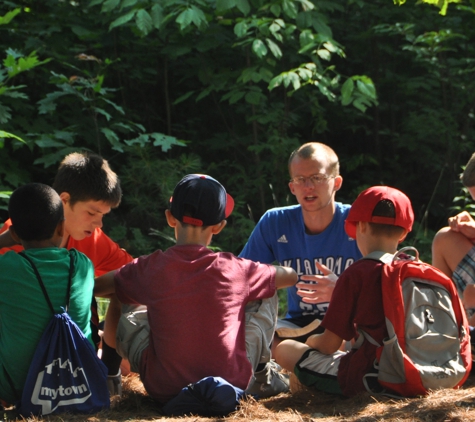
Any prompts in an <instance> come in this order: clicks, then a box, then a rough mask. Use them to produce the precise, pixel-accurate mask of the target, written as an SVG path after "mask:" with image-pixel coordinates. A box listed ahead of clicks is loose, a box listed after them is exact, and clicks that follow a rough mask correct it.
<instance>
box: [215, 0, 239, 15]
mask: <svg viewBox="0 0 475 422" xmlns="http://www.w3.org/2000/svg"><path fill="white" fill-rule="evenodd" d="M234 6H236V0H216V11H217V12H224V11H226V10H230V9H232V8H233V7H234Z"/></svg>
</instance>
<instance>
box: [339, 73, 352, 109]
mask: <svg viewBox="0 0 475 422" xmlns="http://www.w3.org/2000/svg"><path fill="white" fill-rule="evenodd" d="M354 89H355V83H354V82H353V79H351V78H348V79H347V80H346V81H345V83H344V84H343V85H342V87H341V103H342V105H348V104H350V103H351V97H352V95H353V90H354Z"/></svg>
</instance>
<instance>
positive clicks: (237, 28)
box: [234, 21, 248, 38]
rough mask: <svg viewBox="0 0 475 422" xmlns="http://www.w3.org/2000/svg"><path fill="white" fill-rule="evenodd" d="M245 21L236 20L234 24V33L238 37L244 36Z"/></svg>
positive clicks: (245, 30)
mask: <svg viewBox="0 0 475 422" xmlns="http://www.w3.org/2000/svg"><path fill="white" fill-rule="evenodd" d="M247 28H248V25H247V22H246V21H241V22H238V23H237V24H236V25H234V34H235V35H236V36H237V37H238V38H241V37H244V36H245V35H246V34H247Z"/></svg>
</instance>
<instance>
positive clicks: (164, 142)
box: [150, 132, 185, 152]
mask: <svg viewBox="0 0 475 422" xmlns="http://www.w3.org/2000/svg"><path fill="white" fill-rule="evenodd" d="M150 136H151V138H152V139H153V146H154V147H161V148H162V151H163V152H167V151H168V150H169V149H171V147H172V146H173V145H177V146H180V147H184V146H185V143H184V142H183V141H179V140H178V139H176V138H175V137H174V136H168V135H164V134H163V133H156V132H155V133H151V134H150Z"/></svg>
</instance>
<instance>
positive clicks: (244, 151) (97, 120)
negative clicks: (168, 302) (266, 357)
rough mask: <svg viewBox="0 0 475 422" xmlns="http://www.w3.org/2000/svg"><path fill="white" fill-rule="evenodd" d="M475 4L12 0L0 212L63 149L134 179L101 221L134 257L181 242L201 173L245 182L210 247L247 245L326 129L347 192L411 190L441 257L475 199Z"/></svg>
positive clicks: (50, 167)
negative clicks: (184, 195) (442, 241)
mask: <svg viewBox="0 0 475 422" xmlns="http://www.w3.org/2000/svg"><path fill="white" fill-rule="evenodd" d="M395 3H404V1H403V0H395ZM426 3H435V4H436V5H438V6H439V8H437V7H434V5H430V4H426ZM448 3H452V4H450V5H449V8H448V10H447V9H446V6H447V5H448ZM474 10H475V1H473V0H472V1H463V0H460V1H457V0H445V1H444V0H440V1H439V0H425V3H422V2H418V3H417V4H415V2H410V3H408V4H405V5H394V4H393V2H392V1H391V0H328V1H327V0H296V1H293V0H89V1H85V0H76V1H74V0H42V1H35V0H23V1H8V0H6V1H2V2H1V3H0V60H1V64H0V148H1V149H0V191H1V193H0V196H1V197H2V198H3V199H0V219H2V221H3V220H5V219H6V218H7V217H8V214H7V201H8V195H9V192H11V191H12V190H13V189H15V188H16V187H17V186H19V185H21V184H24V183H27V182H30V181H36V182H43V183H46V184H51V183H52V181H53V177H54V174H55V172H56V169H57V166H58V164H59V162H60V160H61V159H62V158H63V157H64V156H65V155H66V154H67V153H69V152H72V151H77V150H91V151H94V152H96V153H99V154H101V155H102V156H104V157H105V158H107V159H108V160H109V162H110V164H111V167H112V168H113V169H114V170H115V171H116V172H117V173H118V174H119V176H120V179H121V182H122V186H123V192H124V196H123V201H122V204H121V205H120V207H119V208H118V209H116V210H114V211H113V212H112V213H111V216H108V217H106V218H105V220H104V224H105V227H104V230H105V231H106V232H107V233H108V234H109V235H110V236H111V237H112V238H113V239H114V240H116V241H117V242H119V243H120V245H121V246H122V247H124V248H126V249H127V250H128V251H129V252H130V253H131V254H133V255H134V256H138V255H140V254H145V253H150V252H152V251H153V250H155V249H157V248H161V249H166V248H168V247H170V246H171V245H173V242H174V239H173V232H172V231H171V229H169V228H167V227H166V221H165V218H164V210H165V209H166V207H167V204H168V202H169V198H170V196H171V193H172V190H173V187H174V185H175V184H176V182H177V181H178V180H179V179H180V178H181V177H182V176H183V175H185V174H187V173H191V172H199V173H206V174H210V175H212V176H213V177H215V178H217V179H218V180H219V181H221V182H222V183H223V185H224V186H225V187H226V189H227V190H228V191H229V192H230V193H231V195H233V197H234V199H235V201H236V207H235V210H234V212H233V214H232V215H231V217H230V218H229V219H228V226H227V227H226V229H225V230H224V231H223V232H222V233H221V234H220V235H219V236H218V237H216V239H215V240H214V242H213V246H214V247H217V248H220V249H222V250H227V251H231V252H234V253H236V254H238V253H239V252H240V250H241V249H242V247H243V246H244V244H245V242H246V240H247V238H248V236H249V234H250V233H251V231H252V228H253V227H254V225H255V223H256V222H257V221H258V219H259V218H260V216H261V215H262V214H263V213H264V212H265V211H266V210H267V209H269V208H272V207H274V206H284V205H288V204H293V203H295V200H294V198H293V196H292V195H291V194H290V192H289V189H288V186H287V185H288V179H289V175H288V171H287V160H288V156H289V154H290V152H291V151H292V150H293V149H294V148H296V147H298V146H299V145H301V144H303V143H305V142H308V141H312V140H316V141H321V142H324V143H326V144H328V145H330V146H331V147H332V148H333V149H334V150H335V151H336V152H337V154H338V155H339V158H340V163H341V174H342V175H343V178H344V183H343V187H342V189H341V190H340V191H339V192H338V193H337V200H338V201H341V202H346V203H351V202H352V201H353V200H354V199H355V198H356V196H357V194H358V193H359V192H360V191H361V190H362V189H364V188H366V187H368V186H371V185H376V184H387V185H390V186H394V187H396V188H399V189H401V190H402V191H404V192H405V193H406V194H407V195H408V196H409V197H410V198H411V200H412V203H413V207H414V209H415V214H416V220H417V222H416V224H415V227H414V230H413V233H412V234H411V236H410V237H409V238H408V240H407V242H406V244H411V245H415V246H416V247H417V248H418V249H419V250H420V252H421V254H422V257H423V258H424V259H425V260H427V261H429V262H430V259H431V258H430V243H431V241H432V238H433V235H434V233H435V232H436V231H437V230H438V229H439V228H440V227H442V226H443V225H445V224H446V223H447V217H448V216H449V215H451V214H453V213H454V212H456V211H458V210H460V209H461V208H465V207H469V209H470V204H469V202H470V201H469V200H468V196H467V193H466V192H465V191H463V190H462V186H461V184H460V181H459V174H460V173H461V171H462V166H463V165H464V164H465V163H466V162H467V160H468V159H469V157H470V155H471V154H472V153H473V152H474V151H475V136H474V135H475V127H474V119H475V112H474V108H475V13H474Z"/></svg>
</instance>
